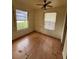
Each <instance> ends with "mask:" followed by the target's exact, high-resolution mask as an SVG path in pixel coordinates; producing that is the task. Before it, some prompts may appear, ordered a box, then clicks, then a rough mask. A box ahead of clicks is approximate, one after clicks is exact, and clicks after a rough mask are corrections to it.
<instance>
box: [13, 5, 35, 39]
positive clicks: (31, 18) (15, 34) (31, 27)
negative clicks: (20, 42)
mask: <svg viewBox="0 0 79 59" xmlns="http://www.w3.org/2000/svg"><path fill="white" fill-rule="evenodd" d="M24 6H25V5H21V6H20V5H15V4H14V5H13V9H14V13H13V18H12V36H13V40H14V39H16V38H18V37H20V36H23V35H25V34H27V33H30V32H32V31H34V25H33V24H34V11H33V9H29V8H26V7H24ZM16 9H20V10H26V11H28V12H29V15H28V16H29V17H28V21H29V28H28V29H24V30H20V31H17V28H16V14H15V13H16Z"/></svg>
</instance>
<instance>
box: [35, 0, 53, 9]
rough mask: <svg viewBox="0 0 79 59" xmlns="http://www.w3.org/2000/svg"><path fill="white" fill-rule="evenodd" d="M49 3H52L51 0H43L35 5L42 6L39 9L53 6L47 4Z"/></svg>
mask: <svg viewBox="0 0 79 59" xmlns="http://www.w3.org/2000/svg"><path fill="white" fill-rule="evenodd" d="M51 3H52V1H48V0H43V4H36V5H38V6H42V8H41V9H44V10H46V9H47V8H48V7H49V8H51V7H53V6H51V5H49V4H51Z"/></svg>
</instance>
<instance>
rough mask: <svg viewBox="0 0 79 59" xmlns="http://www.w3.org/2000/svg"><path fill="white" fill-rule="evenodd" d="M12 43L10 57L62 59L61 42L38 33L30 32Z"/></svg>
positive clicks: (19, 58)
mask: <svg viewBox="0 0 79 59" xmlns="http://www.w3.org/2000/svg"><path fill="white" fill-rule="evenodd" d="M12 45H13V46H12V53H13V54H12V59H63V57H62V52H61V42H60V41H59V40H57V39H54V38H50V37H48V36H45V35H43V34H40V33H36V32H35V33H32V34H30V35H28V36H26V37H23V38H21V39H19V40H17V41H15V42H13V44H12Z"/></svg>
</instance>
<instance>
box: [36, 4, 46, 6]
mask: <svg viewBox="0 0 79 59" xmlns="http://www.w3.org/2000/svg"><path fill="white" fill-rule="evenodd" d="M36 5H39V6H43V5H44V4H36Z"/></svg>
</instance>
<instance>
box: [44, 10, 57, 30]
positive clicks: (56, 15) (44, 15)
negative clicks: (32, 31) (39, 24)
mask: <svg viewBox="0 0 79 59" xmlns="http://www.w3.org/2000/svg"><path fill="white" fill-rule="evenodd" d="M45 13H56V20H55V29H56V21H57V12H48V11H47V12H44V13H43V19H44V20H43V28H44V30H48V31H54V30H55V29H54V30H53V29H52V30H50V29H46V28H45Z"/></svg>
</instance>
